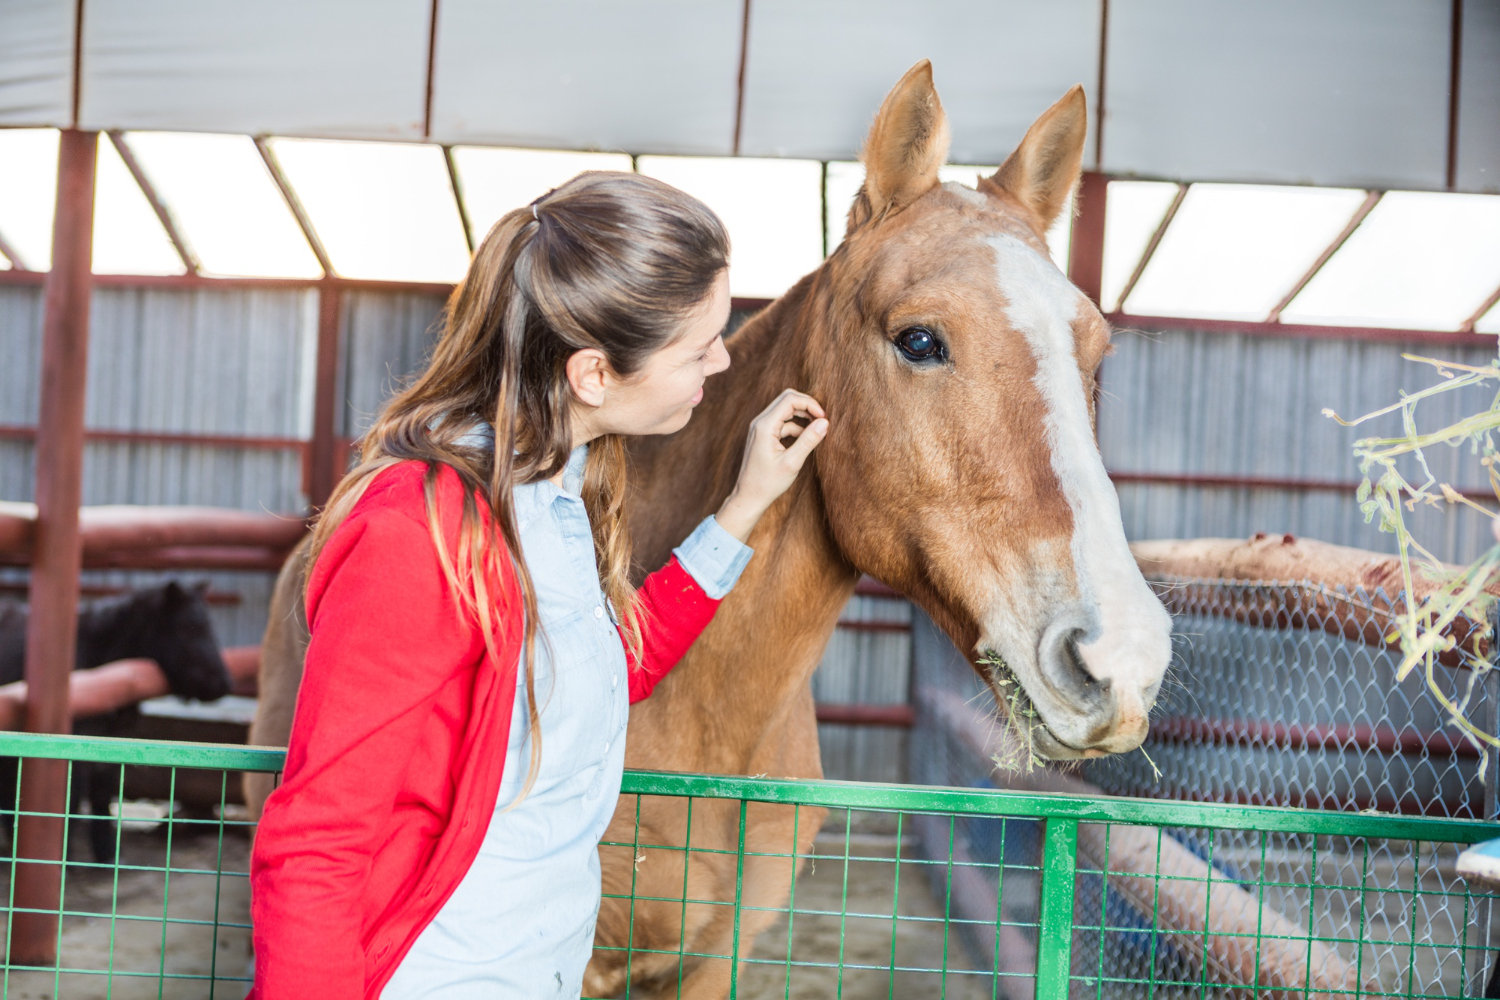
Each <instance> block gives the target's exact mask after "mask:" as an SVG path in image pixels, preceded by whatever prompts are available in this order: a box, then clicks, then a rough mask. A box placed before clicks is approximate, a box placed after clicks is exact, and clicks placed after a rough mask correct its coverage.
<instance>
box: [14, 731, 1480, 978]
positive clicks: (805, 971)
mask: <svg viewBox="0 0 1500 1000" xmlns="http://www.w3.org/2000/svg"><path fill="white" fill-rule="evenodd" d="M0 758H7V759H12V760H14V759H15V758H24V759H23V760H21V761H20V762H19V765H20V766H19V770H20V773H21V780H22V782H24V781H25V775H26V769H27V768H33V769H37V768H43V769H45V768H47V767H49V765H45V764H41V763H40V762H41V761H45V760H54V761H61V762H64V763H63V764H61V765H57V764H54V765H50V767H51V768H52V769H53V770H54V771H56V773H57V775H58V776H59V777H60V780H62V781H63V782H65V784H66V786H67V789H68V792H69V797H70V800H71V799H75V798H77V797H78V796H77V795H75V794H74V793H79V794H81V795H82V801H76V802H74V803H73V804H72V805H71V806H70V807H69V808H67V809H64V810H61V811H59V812H44V813H35V812H20V811H19V805H18V803H19V796H18V794H17V792H16V791H15V790H14V789H9V788H6V789H3V794H4V795H6V796H9V805H8V806H7V807H6V808H0V816H3V817H4V819H5V821H6V825H7V826H9V825H10V824H11V822H13V821H14V819H15V817H16V815H17V814H18V813H19V815H20V817H21V819H20V823H21V825H22V827H23V828H25V827H26V825H27V824H31V825H32V828H34V829H35V828H39V827H40V826H41V825H44V824H45V823H47V822H51V823H53V824H55V825H57V826H58V827H59V828H60V829H61V830H62V833H63V836H64V837H66V842H67V844H68V851H67V854H68V860H67V862H66V864H63V863H61V862H59V861H57V860H52V861H50V862H49V861H46V860H33V859H35V858H37V857H39V856H40V854H41V853H44V852H32V853H29V854H24V856H23V857H21V858H17V856H16V855H17V851H16V850H15V849H14V848H13V847H8V848H7V853H6V854H4V855H0V867H3V872H0V879H3V881H4V883H5V884H4V885H3V886H0V899H3V901H4V910H5V920H4V926H5V945H6V947H5V949H4V950H5V953H6V958H5V960H4V962H3V963H0V995H3V996H4V997H13V996H14V997H21V996H41V995H47V996H51V997H95V996H98V997H111V998H113V997H122V998H125V997H136V996H156V997H179V996H180V997H205V996H207V997H238V996H241V995H243V991H244V989H245V986H246V983H247V982H248V980H249V968H250V962H251V955H250V951H249V920H248V912H249V910H248V897H249V886H248V874H247V873H248V858H249V834H250V832H251V826H252V824H250V822H249V821H248V818H247V817H246V816H245V814H244V812H243V807H242V806H239V805H238V804H237V803H238V800H239V794H238V790H239V776H238V773H237V772H246V771H259V772H276V771H278V770H279V769H280V768H281V766H282V763H283V753H282V751H279V750H273V749H262V748H254V747H232V746H213V745H200V744H184V743H160V742H151V741H135V740H110V739H100V738H87V737H67V736H37V735H27V734H16V733H0ZM120 765H124V766H123V767H122V766H120ZM49 773H50V772H49ZM6 780H11V779H9V778H7V779H6ZM101 782H102V783H103V784H102V785H101V784H100V783H101ZM18 787H19V783H18ZM101 787H103V788H105V789H106V790H107V792H108V794H107V795H106V796H104V799H105V800H113V802H114V803H116V804H115V805H113V806H111V807H110V809H111V811H112V812H114V813H116V814H118V816H119V818H120V820H121V821H120V822H118V823H113V822H109V821H108V820H107V819H104V820H101V819H100V818H99V817H97V816H95V815H93V814H92V813H91V812H89V811H88V810H89V807H88V806H87V805H85V804H84V803H86V802H87V801H88V800H89V798H90V797H91V796H90V795H89V794H87V793H88V792H89V791H90V790H92V791H93V792H94V795H93V796H92V797H93V798H95V800H96V801H98V794H97V793H98V789H100V788H101ZM622 791H623V794H622V798H621V808H620V809H619V810H618V812H617V817H616V822H615V824H614V825H613V826H612V827H611V829H610V831H609V832H608V833H607V834H606V836H605V838H604V841H603V843H602V844H601V857H602V859H603V862H604V865H603V867H604V879H605V885H604V902H603V907H602V910H601V915H600V921H599V929H598V936H597V938H596V952H595V960H594V962H593V963H592V965H591V967H590V974H589V976H588V978H587V979H586V980H585V995H586V996H601V997H603V996H638V997H663V996H676V995H693V996H704V995H708V996H714V995H718V996H726V995H727V996H735V997H770V996H776V997H788V998H789V997H824V996H826V997H840V998H844V997H848V998H851V1000H854V998H862V997H877V996H878V997H925V996H932V997H945V998H946V997H955V998H958V997H963V998H967V997H981V996H982V997H990V998H1001V997H1008V998H1021V997H1025V998H1035V1000H1064V998H1072V997H1093V998H1096V1000H1105V998H1108V1000H1115V998H1120V997H1137V996H1139V997H1151V998H1156V997H1160V998H1167V997H1189V996H1191V997H1205V998H1206V997H1224V998H1228V997H1247V996H1254V997H1266V998H1269V997H1308V998H1311V997H1368V998H1375V997H1398V996H1399V997H1460V996H1480V995H1483V983H1484V981H1485V978H1486V976H1487V975H1488V971H1487V970H1488V969H1489V967H1490V965H1491V964H1492V963H1493V960H1494V950H1493V949H1492V948H1491V946H1490V943H1489V935H1488V925H1489V911H1490V909H1491V907H1492V905H1493V903H1494V902H1495V899H1496V897H1494V896H1492V895H1490V894H1487V893H1485V892H1483V891H1481V890H1479V889H1477V888H1476V887H1472V886H1469V885H1467V884H1465V883H1464V882H1462V881H1461V880H1459V879H1457V878H1456V876H1454V874H1453V872H1452V862H1453V858H1454V856H1455V855H1456V853H1457V850H1458V849H1459V847H1461V846H1462V845H1466V844H1469V843H1474V842H1477V841H1480V840H1487V839H1491V838H1493V837H1496V836H1500V825H1496V824H1484V823H1479V822H1472V821H1464V820H1451V819H1426V818H1421V817H1414V816H1397V815H1384V814H1363V813H1353V814H1351V813H1332V812H1316V811H1304V810H1293V809H1280V808H1259V807H1244V806H1234V805H1218V804H1198V803H1182V802H1162V801H1149V800H1139V799H1115V798H1085V797H1074V796H1063V795H1043V794H1020V793H1013V792H1004V791H997V790H992V789H959V788H933V787H923V786H892V785H873V784H859V783H850V782H834V781H789V780H778V779H773V778H764V777H753V778H752V777H715V776H706V775H691V774H668V773H660V772H627V774H626V775H625V778H624V784H623V789H622ZM101 831H102V835H101ZM1224 831H1239V832H1240V833H1239V834H1238V835H1237V837H1236V839H1235V844H1237V845H1240V846H1238V847H1236V849H1235V851H1234V852H1233V853H1232V854H1231V853H1229V852H1227V851H1226V850H1225V849H1224V848H1223V847H1222V846H1221V841H1220V840H1219V839H1216V838H1217V835H1218V834H1220V833H1222V832H1224ZM1243 831H1252V832H1253V833H1254V834H1256V836H1255V837H1254V838H1253V839H1254V842H1255V843H1256V845H1257V846H1256V848H1255V850H1249V851H1247V850H1246V849H1244V848H1243V844H1244V843H1245V838H1244V836H1243ZM21 841H22V842H23V843H26V842H27V841H26V840H25V837H24V836H22V837H21ZM15 842H16V838H14V837H12V838H10V843H11V844H14V843H15ZM101 846H102V847H104V848H106V851H105V853H106V855H107V854H108V853H109V850H108V849H109V848H112V849H113V853H114V855H115V856H114V857H113V858H110V857H107V856H106V857H105V858H103V859H101V858H99V857H97V856H96V852H97V851H98V850H99V848H100V847H101ZM1333 857H1337V858H1339V859H1340V863H1339V864H1337V865H1333V864H1330V863H1328V859H1330V858H1333ZM1351 858H1353V859H1355V860H1356V862H1357V863H1356V864H1355V865H1353V867H1352V869H1351V867H1350V865H1349V864H1348V861H1349V859H1351ZM49 866H50V868H49ZM28 867H29V868H31V869H32V871H33V873H34V872H35V871H38V870H46V871H50V872H51V874H52V876H53V878H54V881H55V883H56V885H57V889H56V892H55V893H54V895H53V897H52V899H51V904H50V905H37V904H36V902H35V897H32V899H31V905H28V901H27V900H25V899H20V898H18V895H17V888H18V885H20V884H23V883H25V882H26V876H25V875H24V874H21V877H20V878H18V873H21V872H22V870H23V869H26V868H28ZM1349 870H1355V871H1358V872H1359V873H1360V874H1359V876H1358V878H1350V877H1347V876H1345V875H1339V874H1337V873H1342V872H1346V871H1349ZM1330 872H1332V873H1335V876H1334V877H1332V878H1330V877H1329V873H1330ZM32 891H34V890H32ZM44 903H45V900H44ZM59 918H60V919H59ZM38 926H40V927H42V928H44V929H47V931H48V933H49V934H50V935H51V939H50V943H51V945H52V947H51V948H50V949H49V950H50V951H52V952H54V953H55V954H54V955H50V956H47V957H46V961H41V960H39V959H37V958H36V957H35V956H31V957H29V958H28V956H27V955H25V954H21V953H18V952H24V950H25V948H24V947H23V945H25V942H26V941H28V940H34V937H35V933H36V929H37V927H38ZM28 934H30V935H31V937H30V938H28V937H27V935H28ZM1106 941H1108V942H1110V947H1111V950H1112V951H1111V953H1112V954H1113V953H1118V952H1120V951H1121V950H1122V949H1123V950H1124V952H1125V953H1129V954H1132V955H1135V956H1136V958H1137V961H1136V964H1135V965H1134V966H1133V967H1131V968H1129V969H1124V970H1122V969H1120V968H1114V967H1110V968H1106V967H1105V962H1104V957H1103V956H1104V955H1105V951H1106V949H1105V943H1106Z"/></svg>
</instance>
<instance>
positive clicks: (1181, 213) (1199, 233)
mask: <svg viewBox="0 0 1500 1000" xmlns="http://www.w3.org/2000/svg"><path fill="white" fill-rule="evenodd" d="M1114 190H1115V189H1114V187H1113V186H1111V187H1110V196H1111V200H1112V199H1113V195H1114ZM1364 200H1365V192H1363V191H1359V190H1353V189H1349V188H1311V187H1271V186H1265V185H1250V184H1194V185H1193V186H1192V187H1190V188H1188V192H1187V196H1186V197H1185V198H1183V200H1182V205H1181V206H1180V207H1179V208H1178V209H1177V214H1176V215H1175V216H1173V217H1172V224H1171V225H1170V226H1168V227H1167V231H1166V233H1164V234H1163V235H1162V240H1161V243H1159V244H1158V245H1157V247H1156V252H1155V253H1154V254H1152V256H1151V260H1150V262H1149V263H1148V264H1147V265H1146V270H1145V271H1143V272H1142V273H1141V280H1140V281H1139V282H1137V283H1136V286H1135V289H1134V290H1133V291H1132V292H1131V293H1130V299H1129V301H1127V302H1126V303H1125V304H1124V311H1125V312H1128V313H1131V314H1133V315H1136V316H1196V317H1201V318H1204V319H1241V320H1250V321H1260V320H1264V319H1266V318H1267V317H1268V316H1269V315H1270V313H1271V310H1272V309H1274V308H1275V307H1276V304H1277V303H1278V302H1280V301H1281V299H1282V297H1283V296H1284V295H1286V293H1287V292H1288V291H1290V290H1291V289H1292V287H1293V286H1294V285H1295V284H1296V283H1297V280H1298V279H1299V278H1301V277H1302V276H1303V275H1304V274H1306V273H1307V270H1308V268H1310V267H1312V265H1313V264H1314V263H1315V262H1316V261H1317V259H1318V256H1319V255H1320V254H1321V253H1323V251H1324V250H1326V249H1327V248H1328V245H1329V244H1330V243H1332V242H1333V241H1334V240H1335V239H1337V238H1338V235H1339V233H1341V232H1342V231H1343V229H1344V227H1345V226H1346V225H1348V223H1349V220H1350V219H1351V218H1352V217H1353V216H1354V213H1355V212H1356V211H1358V210H1359V207H1360V205H1362V204H1363V203H1364Z"/></svg>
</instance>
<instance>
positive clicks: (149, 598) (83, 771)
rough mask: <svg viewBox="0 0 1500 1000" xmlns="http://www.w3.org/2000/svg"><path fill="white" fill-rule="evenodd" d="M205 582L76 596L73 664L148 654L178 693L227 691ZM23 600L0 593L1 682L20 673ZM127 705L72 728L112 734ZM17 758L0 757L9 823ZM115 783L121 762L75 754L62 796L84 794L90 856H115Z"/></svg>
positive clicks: (72, 802)
mask: <svg viewBox="0 0 1500 1000" xmlns="http://www.w3.org/2000/svg"><path fill="white" fill-rule="evenodd" d="M207 591H208V585H207V584H206V583H200V584H195V585H193V586H190V587H184V586H182V585H181V584H179V583H178V582H177V581H175V580H173V581H171V582H170V583H166V584H162V585H161V586H157V587H149V588H144V589H140V590H133V591H129V592H127V593H124V594H119V595H116V596H111V597H101V598H96V599H92V600H87V601H84V602H82V603H81V604H80V605H79V608H78V652H77V655H76V657H75V659H74V662H73V669H74V670H88V669H90V668H92V667H97V666H101V665H102V664H105V663H112V662H114V661H115V660H125V659H135V658H141V659H147V660H155V661H156V663H157V665H158V666H160V667H161V669H162V673H164V674H165V675H166V677H167V682H168V684H170V685H171V690H172V693H173V694H175V695H177V696H178V697H181V698H193V699H197V700H199V701H213V700H214V699H216V698H222V697H223V696H224V695H226V694H228V693H229V684H230V682H229V672H228V671H227V670H226V669H225V667H224V658H223V657H222V656H220V654H219V644H218V641H217V640H216V639H215V637H214V629H213V622H212V621H211V620H210V619H209V616H208V602H207V600H206V599H205V598H206V594H207ZM28 618H29V608H28V607H27V605H26V603H25V602H24V601H17V600H9V599H3V598H0V684H11V683H14V682H15V681H19V680H22V679H23V678H24V676H25V667H26V622H27V619H28ZM136 713H137V709H136V707H135V706H134V705H131V706H129V707H128V708H122V709H120V710H119V711H116V712H111V713H109V714H107V715H98V716H93V717H91V718H87V719H79V720H77V721H76V722H75V723H74V726H73V729H74V732H77V733H80V734H85V735H89V736H112V735H115V734H117V733H118V732H120V731H121V729H122V728H123V727H124V726H125V725H127V724H128V723H129V722H130V721H131V720H132V719H133V718H134V716H135V715H136ZM16 764H17V761H16V758H14V757H4V758H0V810H3V812H0V816H3V818H4V825H5V826H6V827H7V828H9V826H10V823H11V819H12V814H10V813H9V810H10V809H11V808H12V807H13V805H14V803H15V801H16V798H15V796H16V775H17V768H16ZM119 787H120V765H118V764H93V763H88V762H83V761H80V762H77V763H75V764H74V765H73V781H72V788H71V794H70V796H69V812H76V807H77V805H78V804H79V803H80V802H81V801H82V800H83V798H84V796H85V795H87V797H88V802H89V811H90V812H91V813H92V814H93V816H94V817H95V818H94V819H93V820H91V821H90V823H89V844H90V846H91V847H92V848H93V853H94V859H95V860H96V861H100V862H112V861H114V858H115V833H114V822H113V821H112V820H111V819H110V818H109V805H110V801H111V799H112V798H113V796H114V793H115V792H116V791H117V790H118V789H119Z"/></svg>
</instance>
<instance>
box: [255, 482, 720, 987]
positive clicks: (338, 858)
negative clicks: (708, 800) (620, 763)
mask: <svg viewBox="0 0 1500 1000" xmlns="http://www.w3.org/2000/svg"><path fill="white" fill-rule="evenodd" d="M423 472H424V466H423V464H422V463H419V462H405V463H402V464H401V465H397V466H395V467H393V468H391V469H389V470H387V471H385V472H383V473H381V474H380V475H379V476H378V478H377V479H376V480H375V482H374V483H372V484H371V485H370V487H369V489H368V490H367V491H366V493H365V495H364V496H363V497H362V498H361V499H360V501H359V503H358V504H356V505H355V507H354V509H353V511H352V512H351V513H350V514H349V517H348V519H347V520H345V521H344V523H343V524H341V525H340V526H339V527H338V529H337V530H336V531H335V532H334V533H333V536H332V537H331V538H330V539H329V540H328V543H327V545H326V546H325V547H324V549H323V551H322V553H321V554H320V555H319V557H318V561H317V563H316V565H314V566H313V569H312V573H311V574H310V576H309V579H308V585H307V619H308V624H309V625H310V627H311V630H312V642H311V645H309V646H308V649H307V660H306V667H305V671H304V673H303V677H302V687H301V690H300V691H299V693H298V696H297V713H296V717H295V719H294V721H293V724H292V735H291V742H290V746H289V747H288V750H287V760H286V770H285V772H284V775H283V780H282V784H281V786H280V787H279V788H277V789H276V791H275V792H273V793H272V794H271V796H270V798H268V799H267V800H266V805H265V812H264V815H263V816H262V818H261V821H260V827H259V829H258V831H257V832H256V835H255V848H254V852H253V854H252V856H251V860H250V884H251V898H252V905H251V915H252V919H253V921H254V925H255V929H254V939H255V985H254V986H253V987H252V989H251V991H250V997H251V998H254V1000H292V998H302V997H309V996H317V997H319V1000H343V998H348V1000H356V998H377V997H379V995H380V991H381V989H382V988H383V987H384V986H385V983H386V981H387V980H388V979H389V978H390V977H391V975H392V973H394V972H395V970H396V966H397V965H398V964H399V963H400V961H401V959H402V957H404V956H405V954H406V952H407V951H408V949H410V947H411V945H412V942H413V941H414V940H415V939H416V937H417V935H418V934H419V933H421V931H422V929H423V928H425V927H426V926H427V924H428V923H430V922H431V920H432V918H433V917H434V916H435V915H436V914H437V912H438V910H439V908H441V907H442V905H443V903H444V902H446V901H447V899H448V896H449V895H450V894H451V893H452V892H453V890H454V889H455V888H456V887H457V886H458V883H459V880H460V879H462V878H463V876H464V874H465V873H466V872H467V871H468V870H469V866H470V864H471V863H472V862H473V860H474V856H475V854H477V853H478V851H479V845H480V841H481V840H482V839H483V837H484V834H485V831H486V829H487V828H488V826H489V819H490V815H491V814H492V813H493V812H494V809H495V800H496V798H497V797H498V795H499V789H500V776H501V773H502V772H503V770H504V768H505V748H506V744H507V740H508V738H509V735H510V719H511V709H512V706H513V704H514V701H515V696H516V664H517V660H518V657H519V655H520V643H521V639H520V636H521V617H520V611H519V607H520V599H519V594H518V588H517V583H516V579H515V576H514V573H512V572H510V571H509V570H507V572H506V576H505V579H504V580H501V581H498V582H497V583H496V584H495V585H493V591H494V598H495V600H494V604H495V607H496V608H497V609H498V611H499V619H500V622H501V626H500V630H499V631H500V635H499V642H498V651H497V652H498V659H492V658H491V657H490V656H489V654H488V653H487V652H486V650H485V645H484V639H483V635H482V633H481V632H480V629H479V626H478V623H477V622H476V621H474V620H473V619H472V616H470V615H467V614H464V613H463V612H461V611H460V609H459V606H458V605H457V603H456V602H455V601H454V599H453V597H452V594H451V593H450V591H449V587H448V583H447V581H446V579H445V578H444V575H443V572H442V568H441V566H440V565H439V563H438V560H437V553H436V550H435V548H434V546H433V541H432V535H431V533H430V531H429V529H428V522H427V514H426V508H425V505H424V501H423V495H422V477H423ZM461 489H462V487H461V485H460V482H459V479H458V476H457V474H456V473H454V472H453V471H452V470H451V469H446V468H445V469H444V470H443V472H442V475H441V476H440V477H439V481H438V491H437V506H438V512H439V515H440V522H441V524H442V528H443V533H444V536H445V540H446V542H447V548H448V551H449V552H450V553H452V552H455V551H456V545H457V537H458V523H459V517H460V510H461V497H462V493H461ZM481 510H483V505H481ZM640 597H641V602H642V620H643V623H646V628H645V632H644V636H643V639H644V647H643V656H642V662H641V663H639V664H636V663H634V662H632V663H631V664H630V668H631V669H630V670H629V678H630V700H631V702H636V701H639V700H641V699H642V698H645V697H646V696H647V695H649V694H650V693H651V690H652V688H654V687H655V686H656V683H657V682H658V681H659V680H661V678H662V677H663V676H665V675H666V673H667V672H668V671H669V670H671V669H672V667H673V666H675V665H676V663H677V661H678V660H679V659H681V658H682V655H683V653H685V652H687V649H688V647H689V646H691V645H692V643H693V641H694V640H695V639H696V638H697V637H698V635H699V633H701V632H702V631H703V629H704V628H705V627H706V626H707V625H708V622H709V621H710V620H711V619H712V618H713V615H714V611H715V609H716V608H717V607H718V602H717V601H715V600H713V599H711V598H710V597H708V596H707V595H706V594H705V593H704V592H703V589H702V588H701V587H699V586H698V584H697V583H696V582H695V581H694V580H693V578H692V577H691V576H689V575H688V573H687V571H686V570H684V569H683V568H682V567H681V566H680V565H679V564H678V562H677V560H676V558H675V557H674V558H673V559H672V560H671V561H670V562H668V563H667V565H666V566H664V567H662V568H661V569H660V570H658V571H657V572H655V573H653V574H651V575H650V576H649V577H647V578H646V582H645V585H644V586H643V587H642V588H641V592H640Z"/></svg>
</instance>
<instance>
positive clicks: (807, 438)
mask: <svg viewBox="0 0 1500 1000" xmlns="http://www.w3.org/2000/svg"><path fill="white" fill-rule="evenodd" d="M803 431H804V433H802V434H801V435H799V436H798V438H797V440H795V441H793V442H792V444H791V446H790V447H789V448H787V450H786V457H787V458H788V459H791V460H792V461H793V462H795V463H796V465H797V467H798V468H801V467H802V463H803V462H805V461H807V456H808V455H811V454H812V450H813V449H814V448H816V447H817V446H818V445H819V444H821V443H822V441H823V438H824V437H826V436H827V434H828V418H827V417H819V418H818V419H817V420H814V421H813V422H812V423H810V424H808V425H807V427H805V428H804V429H803Z"/></svg>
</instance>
